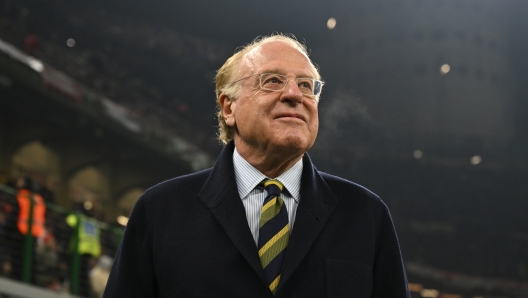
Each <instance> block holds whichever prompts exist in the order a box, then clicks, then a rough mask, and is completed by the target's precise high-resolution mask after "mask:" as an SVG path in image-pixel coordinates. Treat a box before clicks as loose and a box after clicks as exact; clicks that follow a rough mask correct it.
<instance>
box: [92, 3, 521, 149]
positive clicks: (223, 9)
mask: <svg viewBox="0 0 528 298" xmlns="http://www.w3.org/2000/svg"><path fill="white" fill-rule="evenodd" d="M97 1H99V2H100V7H106V8H108V9H110V10H115V11H117V12H119V13H122V14H126V15H129V16H132V17H133V18H136V19H138V20H142V21H144V22H147V23H151V24H156V25H158V26H161V27H168V28H172V29H175V30H177V31H179V32H185V33H190V34H193V35H196V36H201V37H206V38H210V39H212V40H215V41H222V43H224V44H225V43H227V44H228V45H231V47H232V49H233V50H234V49H235V48H236V47H237V46H240V45H243V44H246V43H248V42H250V41H251V40H252V39H254V38H255V37H257V36H259V35H267V34H270V33H273V32H275V31H277V32H283V33H293V34H294V35H295V36H297V38H298V39H299V40H301V41H304V42H306V44H307V45H308V47H309V48H311V49H317V48H319V47H323V46H325V45H330V46H339V45H338V41H337V42H336V40H337V38H335V36H333V35H337V34H338V33H339V30H343V29H342V28H343V27H340V26H339V25H340V20H339V19H338V20H337V26H336V28H335V29H334V30H329V29H328V28H327V27H326V21H327V20H328V18H330V17H332V16H336V15H343V14H342V12H343V11H347V10H352V9H353V7H354V6H355V4H357V1H358V0H355V1H356V2H352V1H343V0H330V1H321V0H311V1H301V0H290V1H258V2H257V1H244V0H229V1H227V0H200V1H169V0H153V1H149V2H148V3H147V2H146V1H141V0H130V1H126V2H121V1H120V0H119V1H113V2H107V1H104V2H103V1H102V0H97ZM417 1H418V0H417ZM495 3H496V4H495V5H496V12H498V15H499V17H500V20H501V23H502V24H500V25H503V26H504V27H505V28H507V32H508V36H507V38H506V40H507V41H508V43H509V44H510V46H509V48H510V51H511V53H510V57H511V59H512V64H513V67H514V71H515V76H516V77H517V78H518V84H519V88H518V92H517V96H516V98H517V101H516V102H515V123H516V125H515V126H516V128H515V130H516V131H515V134H516V135H517V136H523V135H526V134H528V83H526V82H528V18H526V12H528V1H525V0H505V1H498V0H497V1H495ZM340 12H341V13H340ZM316 62H317V61H316ZM328 72H331V70H328V69H326V70H325V71H324V72H323V76H324V75H325V73H326V74H327V75H328ZM329 88H331V86H330V85H328V87H327V91H329V90H330V89H329ZM327 94H328V93H327ZM517 141H518V142H519V144H523V145H522V146H521V147H522V148H528V141H523V140H522V138H518V140H517Z"/></svg>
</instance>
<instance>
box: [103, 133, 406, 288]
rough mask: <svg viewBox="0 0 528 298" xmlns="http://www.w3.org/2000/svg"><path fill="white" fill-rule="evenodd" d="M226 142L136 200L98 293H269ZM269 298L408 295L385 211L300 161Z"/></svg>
mask: <svg viewBox="0 0 528 298" xmlns="http://www.w3.org/2000/svg"><path fill="white" fill-rule="evenodd" d="M233 150H234V145H233V143H232V142H231V143H230V144H228V145H226V147H225V148H224V149H223V150H222V152H221V154H220V156H219V158H218V160H217V162H216V164H215V166H214V167H213V168H211V169H208V170H204V171H201V172H197V173H194V174H190V175H187V176H182V177H177V178H174V179H171V180H168V181H166V182H163V183H161V184H158V185H156V186H154V187H152V188H150V189H148V190H147V191H146V192H145V193H144V194H143V195H142V196H141V197H140V198H139V200H138V201H137V203H136V205H135V207H134V210H133V211H132V214H131V216H130V220H129V221H128V224H127V227H126V229H125V233H124V236H123V240H122V242H121V245H120V248H119V250H118V252H117V256H116V258H115V261H114V265H113V268H112V272H111V274H110V278H109V281H108V284H107V288H106V291H105V295H104V297H105V298H113V297H116V298H117V297H119V298H122V297H267V298H269V297H273V295H272V293H271V291H270V290H269V289H268V286H267V285H266V283H265V281H264V273H263V270H262V267H261V264H260V260H259V257H258V253H257V247H256V245H255V242H254V240H253V237H252V235H251V232H250V230H249V226H248V222H247V219H246V213H245V210H244V206H243V204H242V201H241V198H240V196H239V194H238V190H237V185H236V182H235V177H234V169H233V157H232V156H233ZM276 297H357V298H359V297H361V298H363V297H379V298H381V297H383V298H388V297H396V298H400V297H402V298H403V297H410V295H409V292H408V289H407V280H406V275H405V271H404V267H403V262H402V258H401V254H400V248H399V245H398V240H397V238H396V233H395V231H394V227H393V224H392V220H391V217H390V214H389V211H388V209H387V206H386V205H385V204H384V203H383V202H382V201H381V200H380V198H379V197H377V196H376V195H375V194H373V193H372V192H370V191H369V190H367V189H365V188H363V187H361V186H359V185H357V184H354V183H352V182H350V181H347V180H344V179H341V178H338V177H335V176H331V175H328V174H326V173H322V172H319V171H318V170H317V169H316V168H315V167H314V166H313V165H312V162H311V160H310V158H309V157H308V155H307V154H305V156H304V157H303V173H302V178H301V198H300V203H299V206H298V209H297V215H296V219H295V226H294V228H293V230H292V234H291V237H290V242H289V244H288V247H287V250H286V255H285V259H284V263H283V269H282V273H281V279H280V284H279V286H278V289H277V293H276Z"/></svg>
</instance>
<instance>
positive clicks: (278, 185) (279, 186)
mask: <svg viewBox="0 0 528 298" xmlns="http://www.w3.org/2000/svg"><path fill="white" fill-rule="evenodd" d="M270 184H275V185H276V186H277V187H278V188H279V189H280V190H281V191H282V188H283V187H284V186H283V185H282V183H280V182H279V181H277V180H266V181H264V187H268V185H270Z"/></svg>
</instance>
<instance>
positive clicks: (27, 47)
mask: <svg viewBox="0 0 528 298" xmlns="http://www.w3.org/2000/svg"><path fill="white" fill-rule="evenodd" d="M38 50H39V42H38V39H37V36H36V35H34V34H30V35H28V36H26V39H24V52H26V54H28V55H30V56H33V55H35V53H36V52H37V51H38Z"/></svg>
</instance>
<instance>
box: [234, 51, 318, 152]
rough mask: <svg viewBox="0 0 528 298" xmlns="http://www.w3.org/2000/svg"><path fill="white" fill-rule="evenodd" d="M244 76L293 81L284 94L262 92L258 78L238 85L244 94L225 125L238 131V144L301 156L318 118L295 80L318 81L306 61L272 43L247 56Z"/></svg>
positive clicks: (313, 103) (314, 133)
mask: <svg viewBox="0 0 528 298" xmlns="http://www.w3.org/2000/svg"><path fill="white" fill-rule="evenodd" d="M240 67H241V76H240V78H242V77H246V76H250V75H254V74H260V73H276V74H281V75H284V76H287V77H288V78H289V81H288V83H287V85H286V87H285V88H284V90H282V91H266V90H260V85H259V77H258V76H254V77H251V78H248V79H245V80H242V81H240V82H238V83H237V84H240V88H241V92H240V95H239V97H238V98H237V99H235V100H234V101H233V103H232V105H231V110H232V114H231V115H229V116H228V117H226V123H227V124H228V125H229V126H234V127H235V131H236V132H235V144H237V148H238V146H239V145H244V146H249V148H251V149H253V151H254V152H269V153H280V152H284V153H289V154H297V155H298V154H303V153H304V152H306V151H307V150H308V149H310V148H311V147H312V145H313V143H314V141H315V138H316V136H317V130H318V127H319V118H318V114H317V102H316V100H315V99H313V98H311V97H308V96H306V95H303V94H302V93H301V90H300V89H299V87H298V86H297V84H296V82H295V79H296V78H316V76H315V74H316V70H315V68H314V67H313V66H312V64H311V63H310V61H309V60H308V57H306V55H304V54H303V53H301V52H300V51H299V50H297V49H295V48H293V47H292V46H290V45H288V44H287V43H285V42H281V41H273V42H269V43H266V44H263V45H261V46H259V47H257V48H255V49H253V50H251V51H250V52H248V53H247V54H246V55H245V57H244V58H242V61H241V65H240Z"/></svg>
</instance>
